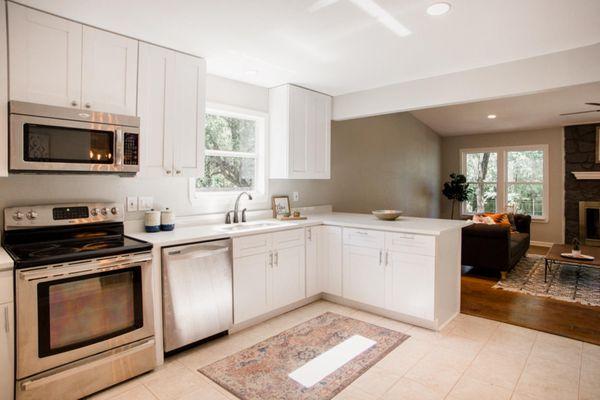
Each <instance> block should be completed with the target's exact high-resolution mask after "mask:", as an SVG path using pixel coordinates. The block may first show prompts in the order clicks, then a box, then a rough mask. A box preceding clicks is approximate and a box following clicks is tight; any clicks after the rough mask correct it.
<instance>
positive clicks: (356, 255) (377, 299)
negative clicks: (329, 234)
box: [343, 245, 386, 307]
mask: <svg viewBox="0 0 600 400" xmlns="http://www.w3.org/2000/svg"><path fill="white" fill-rule="evenodd" d="M343 282H344V298H346V299H350V300H354V301H358V302H360V303H365V304H368V305H371V306H376V307H385V288H386V285H385V265H384V254H383V251H382V250H380V249H373V248H369V247H358V246H347V245H345V246H344V272H343Z"/></svg>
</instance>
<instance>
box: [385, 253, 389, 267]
mask: <svg viewBox="0 0 600 400" xmlns="http://www.w3.org/2000/svg"><path fill="white" fill-rule="evenodd" d="M389 258H390V252H389V251H386V252H385V265H388V264H389Z"/></svg>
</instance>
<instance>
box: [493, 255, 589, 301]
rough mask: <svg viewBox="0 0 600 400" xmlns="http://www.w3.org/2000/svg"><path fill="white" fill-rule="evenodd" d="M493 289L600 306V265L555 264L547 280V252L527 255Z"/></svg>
mask: <svg viewBox="0 0 600 400" xmlns="http://www.w3.org/2000/svg"><path fill="white" fill-rule="evenodd" d="M493 287H494V289H503V290H509V291H512V292H520V293H527V294H531V295H534V296H543V297H550V298H553V299H557V300H563V301H571V302H576V303H581V304H585V305H591V306H600V269H597V268H590V267H578V266H571V265H554V266H552V270H551V271H549V272H548V278H547V280H546V282H544V256H540V255H527V256H525V257H523V258H522V259H521V260H520V261H519V262H518V263H517V265H515V267H514V268H513V269H512V270H511V271H510V272H509V273H508V276H507V278H506V279H505V280H503V281H499V282H498V283H496V284H495V285H494V286H493Z"/></svg>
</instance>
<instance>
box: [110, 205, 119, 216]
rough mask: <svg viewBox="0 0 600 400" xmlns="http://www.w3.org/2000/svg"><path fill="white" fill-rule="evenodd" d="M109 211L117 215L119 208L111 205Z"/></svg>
mask: <svg viewBox="0 0 600 400" xmlns="http://www.w3.org/2000/svg"><path fill="white" fill-rule="evenodd" d="M110 212H111V214H112V215H117V214H119V210H118V209H117V207H113V208H111V209H110Z"/></svg>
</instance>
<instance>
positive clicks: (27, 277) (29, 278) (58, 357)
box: [15, 253, 154, 379]
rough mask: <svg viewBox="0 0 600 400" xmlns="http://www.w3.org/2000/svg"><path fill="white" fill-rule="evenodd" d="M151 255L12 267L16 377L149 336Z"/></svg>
mask: <svg viewBox="0 0 600 400" xmlns="http://www.w3.org/2000/svg"><path fill="white" fill-rule="evenodd" d="M151 265H152V260H151V254H150V253H143V254H136V255H131V256H127V255H126V256H116V257H112V258H107V259H101V260H93V261H89V262H81V261H80V262H74V263H71V264H64V265H59V266H50V267H42V268H39V267H38V268H31V269H25V270H17V271H16V274H17V277H16V278H17V279H15V281H16V312H17V349H18V350H17V379H22V378H25V377H28V376H31V375H33V374H36V373H39V372H42V371H45V370H48V369H50V368H54V367H57V366H60V365H63V364H66V363H69V362H72V361H76V360H78V359H81V358H84V357H87V356H90V355H94V354H97V353H100V352H103V351H106V350H110V349H113V348H115V347H118V346H122V345H124V344H128V343H132V342H134V341H136V340H140V339H144V338H147V337H151V336H152V335H153V334H154V325H153V324H154V322H153V316H152V310H153V308H152V307H153V306H152V266H151Z"/></svg>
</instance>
